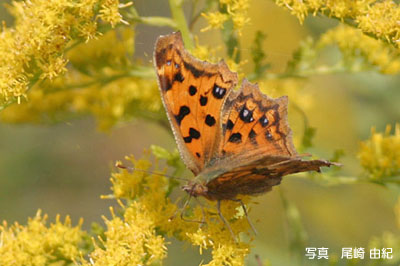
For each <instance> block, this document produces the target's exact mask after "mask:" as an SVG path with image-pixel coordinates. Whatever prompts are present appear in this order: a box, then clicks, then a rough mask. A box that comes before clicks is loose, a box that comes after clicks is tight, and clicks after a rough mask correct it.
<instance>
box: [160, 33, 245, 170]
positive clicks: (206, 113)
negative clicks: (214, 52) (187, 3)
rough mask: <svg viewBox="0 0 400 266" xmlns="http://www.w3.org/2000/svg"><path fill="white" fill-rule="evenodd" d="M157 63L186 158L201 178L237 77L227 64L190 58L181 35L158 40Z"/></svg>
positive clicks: (178, 142)
mask: <svg viewBox="0 0 400 266" xmlns="http://www.w3.org/2000/svg"><path fill="white" fill-rule="evenodd" d="M154 61H155V66H156V69H157V76H158V81H159V87H160V90H161V95H162V99H163V102H164V106H165V109H166V111H167V115H168V118H169V121H170V124H171V126H172V129H173V132H174V136H175V140H176V142H177V144H178V148H179V151H180V153H181V155H182V158H183V160H184V162H185V164H186V165H187V167H188V168H189V169H191V170H192V171H193V173H194V174H196V175H197V174H198V173H199V172H200V171H201V170H202V169H203V168H204V165H206V164H207V162H208V161H209V160H210V159H211V158H213V157H214V153H215V150H216V147H217V144H218V143H219V138H218V136H220V128H221V125H220V110H221V108H222V106H223V104H224V102H225V99H226V98H227V97H228V96H229V94H230V93H231V89H232V88H233V87H234V86H235V85H236V83H237V74H236V73H233V72H231V71H230V70H229V69H228V67H227V65H226V64H225V63H224V62H220V63H218V64H211V63H208V62H203V61H200V60H198V59H196V58H194V57H193V56H192V55H190V54H189V53H188V52H187V51H186V50H185V49H184V47H183V41H182V37H181V34H180V33H179V32H177V33H173V34H170V35H167V36H161V37H159V38H158V40H157V42H156V47H155V53H154Z"/></svg>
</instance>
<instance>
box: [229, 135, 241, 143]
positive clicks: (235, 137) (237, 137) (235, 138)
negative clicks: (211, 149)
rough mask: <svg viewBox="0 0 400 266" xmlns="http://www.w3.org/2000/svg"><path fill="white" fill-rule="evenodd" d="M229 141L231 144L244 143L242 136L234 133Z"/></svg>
mask: <svg viewBox="0 0 400 266" xmlns="http://www.w3.org/2000/svg"><path fill="white" fill-rule="evenodd" d="M228 141H229V142H232V143H241V142H242V134H240V133H233V134H232V135H231V136H230V137H229V139H228Z"/></svg>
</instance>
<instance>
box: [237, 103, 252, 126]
mask: <svg viewBox="0 0 400 266" xmlns="http://www.w3.org/2000/svg"><path fill="white" fill-rule="evenodd" d="M239 117H240V119H241V120H242V121H243V122H245V123H251V122H253V121H254V118H253V111H250V110H249V109H247V107H246V104H244V105H243V107H242V109H241V110H240V112H239Z"/></svg>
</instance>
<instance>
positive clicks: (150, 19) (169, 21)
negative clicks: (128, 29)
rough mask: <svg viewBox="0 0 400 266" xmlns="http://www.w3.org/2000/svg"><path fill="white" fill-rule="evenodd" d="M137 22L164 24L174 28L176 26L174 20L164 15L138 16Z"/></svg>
mask: <svg viewBox="0 0 400 266" xmlns="http://www.w3.org/2000/svg"><path fill="white" fill-rule="evenodd" d="M137 22H139V23H143V24H147V25H151V26H158V27H165V26H166V27H171V28H174V29H175V28H177V27H178V25H177V24H176V22H175V21H174V20H172V19H170V18H164V17H140V18H138V19H137Z"/></svg>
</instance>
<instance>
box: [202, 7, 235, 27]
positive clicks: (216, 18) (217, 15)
mask: <svg viewBox="0 0 400 266" xmlns="http://www.w3.org/2000/svg"><path fill="white" fill-rule="evenodd" d="M201 15H202V16H203V17H204V18H205V19H206V20H207V22H208V24H209V25H208V26H207V27H206V28H204V29H202V30H201V31H207V30H209V29H222V28H223V27H224V23H225V21H227V20H228V18H229V16H228V15H227V14H223V13H221V12H209V13H202V14H201Z"/></svg>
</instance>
